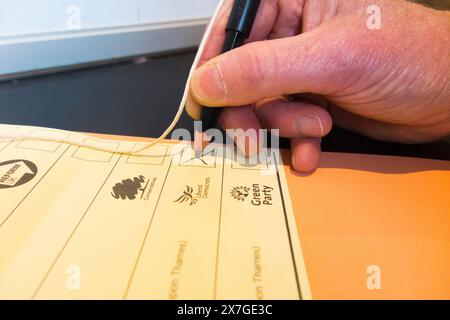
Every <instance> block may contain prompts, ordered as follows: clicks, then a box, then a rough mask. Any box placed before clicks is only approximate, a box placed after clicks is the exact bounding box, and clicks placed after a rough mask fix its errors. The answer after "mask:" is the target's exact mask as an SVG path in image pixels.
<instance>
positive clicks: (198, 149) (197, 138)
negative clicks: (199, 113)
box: [194, 131, 211, 158]
mask: <svg viewBox="0 0 450 320" xmlns="http://www.w3.org/2000/svg"><path fill="white" fill-rule="evenodd" d="M210 143H211V138H210V137H209V136H208V135H207V134H206V133H204V132H199V131H196V132H195V135H194V151H195V157H196V158H199V157H201V156H202V154H203V150H204V149H205V148H206V147H207V146H208V145H209V144H210Z"/></svg>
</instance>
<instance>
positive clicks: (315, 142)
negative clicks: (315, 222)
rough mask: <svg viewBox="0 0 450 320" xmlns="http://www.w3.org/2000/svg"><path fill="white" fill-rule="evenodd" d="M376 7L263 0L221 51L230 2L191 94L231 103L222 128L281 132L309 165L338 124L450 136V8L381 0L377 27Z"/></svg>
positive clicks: (401, 139)
mask: <svg viewBox="0 0 450 320" xmlns="http://www.w3.org/2000/svg"><path fill="white" fill-rule="evenodd" d="M371 4H372V2H371V1H365V0H345V1H340V0H335V1H321V0H314V1H313V0H262V1H261V4H260V7H259V10H258V14H257V16H256V20H255V24H254V26H253V29H252V32H251V34H250V36H249V39H248V40H247V44H245V45H244V46H242V47H240V48H237V49H235V50H232V51H230V52H227V53H224V54H221V55H219V54H220V52H221V49H222V45H223V43H224V39H225V34H226V26H227V19H228V17H229V15H230V12H231V7H232V3H231V2H230V1H227V2H226V4H225V6H224V7H223V8H222V13H221V18H220V19H218V20H217V22H216V25H215V26H214V28H213V31H212V34H211V36H210V38H209V41H208V43H207V46H206V47H205V51H204V56H203V58H202V60H203V65H202V66H201V67H200V68H199V69H198V70H197V71H196V72H195V73H194V75H193V77H192V80H191V93H192V96H193V97H194V99H195V100H196V101H197V102H198V103H200V104H201V105H204V106H208V107H220V108H222V107H226V108H223V109H222V111H221V115H220V123H221V125H222V127H224V128H225V129H229V128H230V129H233V128H241V129H244V130H245V129H255V130H258V129H261V128H267V129H279V130H280V135H281V136H282V137H285V138H290V139H291V151H292V163H293V166H294V168H295V169H296V170H298V171H302V172H308V171H311V170H314V169H315V168H316V166H317V165H318V162H319V157H320V142H321V138H322V137H324V136H325V135H327V134H328V133H329V132H330V130H331V128H332V125H336V126H339V127H341V128H344V129H347V130H351V131H355V132H358V133H360V134H363V135H365V136H368V137H371V138H375V139H379V140H385V141H390V142H398V143H422V142H428V141H433V140H437V139H440V138H443V137H445V136H448V135H450V56H448V55H445V54H444V55H443V53H444V52H450V40H449V39H450V14H449V13H448V12H446V11H438V10H433V9H430V8H426V7H423V6H421V5H417V4H414V3H410V2H408V1H404V0H379V1H377V5H378V6H379V10H380V12H382V13H383V16H382V20H381V21H382V25H381V27H380V28H378V26H377V24H376V22H377V21H376V19H377V17H376V12H374V13H372V15H371V14H370V12H369V11H368V8H370V5H371ZM405 11H408V12H409V15H408V16H405V15H404V12H405ZM368 12H369V13H368ZM374 15H375V16H374ZM411 21H415V22H417V23H411ZM424 52H426V53H427V54H426V55H425V54H424ZM186 107H187V111H188V113H189V114H190V115H191V116H195V115H198V114H199V111H198V110H196V108H195V107H194V106H190V105H189V104H188V105H187V106H186Z"/></svg>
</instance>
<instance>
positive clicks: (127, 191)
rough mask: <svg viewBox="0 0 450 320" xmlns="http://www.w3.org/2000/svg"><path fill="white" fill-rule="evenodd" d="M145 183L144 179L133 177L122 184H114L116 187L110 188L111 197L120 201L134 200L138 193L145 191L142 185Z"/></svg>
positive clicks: (142, 177)
mask: <svg viewBox="0 0 450 320" xmlns="http://www.w3.org/2000/svg"><path fill="white" fill-rule="evenodd" d="M144 183H145V177H144V176H142V175H140V176H139V177H134V178H132V179H125V180H122V182H119V183H116V185H115V186H114V187H113V188H112V192H111V195H112V196H113V197H114V198H115V199H119V198H120V199H122V200H126V199H129V200H134V199H136V196H137V194H138V193H139V191H141V192H142V193H143V192H144V191H145V187H144V188H143V187H142V185H143V184H144Z"/></svg>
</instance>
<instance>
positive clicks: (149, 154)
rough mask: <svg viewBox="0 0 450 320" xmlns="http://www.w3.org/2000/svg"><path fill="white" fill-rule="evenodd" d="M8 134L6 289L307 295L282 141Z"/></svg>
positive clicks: (0, 164) (0, 156)
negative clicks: (244, 152) (248, 155)
mask: <svg viewBox="0 0 450 320" xmlns="http://www.w3.org/2000/svg"><path fill="white" fill-rule="evenodd" d="M0 130H4V131H5V130H22V131H26V130H35V131H39V130H40V131H39V134H40V135H42V134H43V132H45V134H47V135H53V134H54V135H59V136H60V137H62V139H64V138H65V136H63V135H64V134H66V133H67V132H58V131H57V130H50V129H48V130H47V129H42V128H30V127H11V126H4V127H3V128H0ZM42 130H46V131H42ZM74 134H75V135H77V138H79V140H80V141H81V140H82V137H81V136H79V134H77V133H74ZM78 136H79V137H78ZM83 138H84V139H91V140H92V143H93V144H95V145H98V144H102V145H105V144H107V145H108V147H111V145H112V144H115V145H114V148H115V147H116V145H117V150H120V149H121V148H122V147H123V146H122V144H125V145H126V147H130V146H136V147H139V143H137V142H135V141H119V140H112V141H107V140H100V139H97V138H93V137H87V136H85V137H83ZM84 141H85V142H86V140H84ZM0 143H1V144H0V201H1V203H2V210H1V211H0V252H1V255H0V299H17V298H19V299H309V298H311V293H310V289H309V285H308V279H307V276H306V271H305V267H304V263H303V257H302V253H301V247H300V243H299V240H298V239H299V237H298V234H297V229H296V225H295V218H294V215H293V211H292V208H291V202H290V199H289V193H288V190H287V183H286V179H285V176H284V172H283V168H282V166H281V164H280V163H279V159H280V157H279V154H278V151H274V150H265V151H264V152H265V155H264V156H263V157H262V158H261V159H262V160H261V163H260V164H258V165H257V166H252V167H248V166H245V165H242V164H239V163H237V162H236V160H235V158H234V157H232V156H231V157H230V156H229V154H233V151H232V150H229V149H227V148H226V147H224V146H217V145H215V146H212V147H210V148H208V149H207V150H205V152H204V153H203V154H202V155H201V156H200V157H196V155H195V152H193V150H192V147H191V146H190V145H182V146H180V145H177V144H174V143H162V144H158V145H156V146H155V147H154V148H151V149H148V150H146V151H145V152H143V153H142V154H137V155H125V154H119V153H107V152H102V151H96V150H92V149H89V148H85V147H77V146H74V145H67V144H65V143H60V142H53V141H42V142H40V141H21V140H10V141H8V140H3V141H1V142H0ZM123 148H124V147H123ZM180 148H181V149H180ZM258 168H260V169H258ZM270 169H273V170H270Z"/></svg>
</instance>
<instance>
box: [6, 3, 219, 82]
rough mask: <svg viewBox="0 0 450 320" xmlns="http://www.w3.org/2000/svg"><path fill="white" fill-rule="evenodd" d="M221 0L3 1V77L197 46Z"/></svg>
mask: <svg viewBox="0 0 450 320" xmlns="http://www.w3.org/2000/svg"><path fill="white" fill-rule="evenodd" d="M217 3H218V0H0V75H2V74H3V75H4V74H11V73H18V72H25V71H32V70H39V69H45V68H53V67H61V66H65V65H70V64H77V63H86V62H92V61H98V60H102V59H112V58H120V57H124V56H128V55H139V54H145V53H152V52H159V51H166V50H172V49H180V48H183V47H189V46H195V45H197V44H198V41H199V40H200V36H201V32H202V30H203V28H204V25H205V24H206V21H207V19H208V18H209V17H210V16H211V15H212V13H213V11H214V9H215V7H216V5H217ZM165 30H166V31H167V33H164V31H165ZM93 41H94V42H93ZM46 56H47V58H46ZM26 60H28V61H26ZM30 60H31V61H30Z"/></svg>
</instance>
